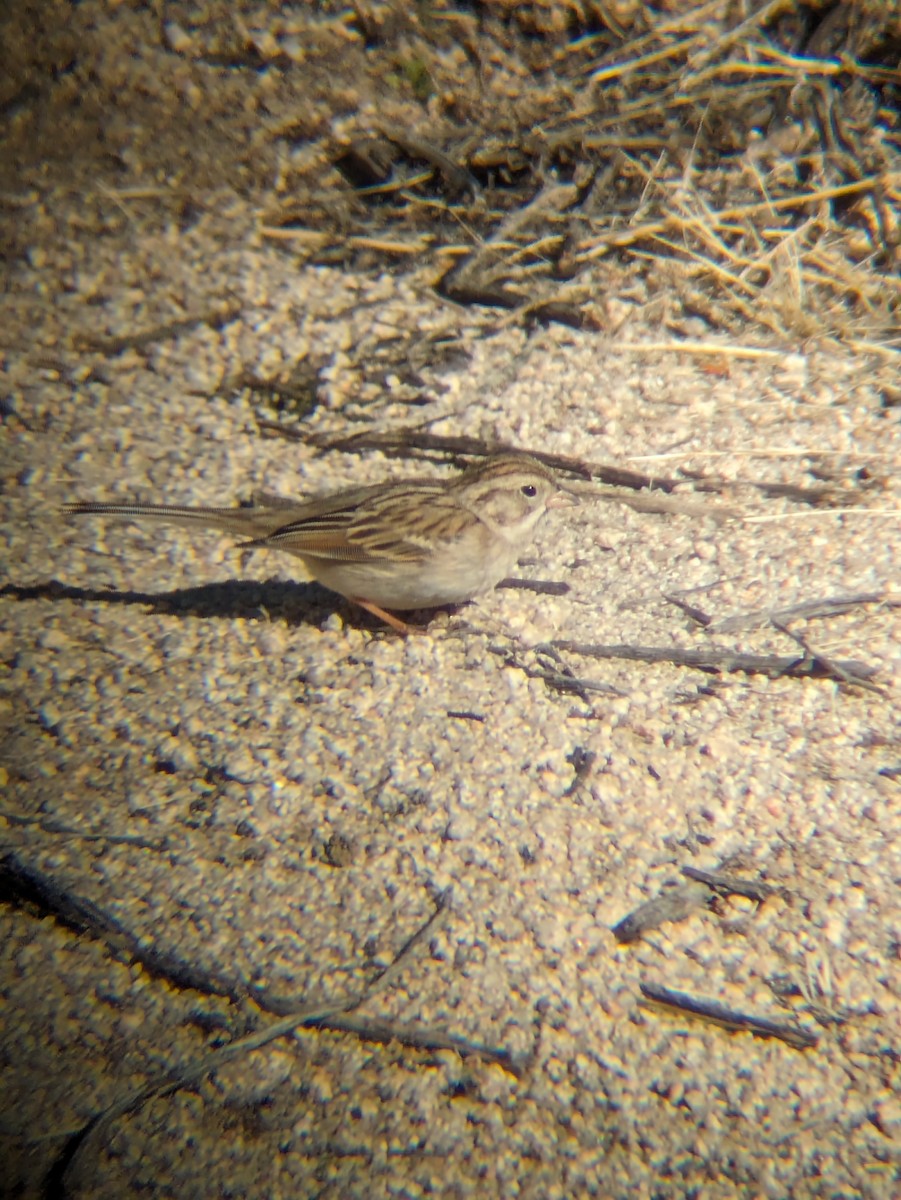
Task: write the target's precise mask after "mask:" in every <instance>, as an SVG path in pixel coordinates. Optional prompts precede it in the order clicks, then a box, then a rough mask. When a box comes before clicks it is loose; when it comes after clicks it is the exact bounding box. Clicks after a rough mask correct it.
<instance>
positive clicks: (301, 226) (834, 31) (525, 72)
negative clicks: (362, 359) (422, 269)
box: [263, 0, 901, 357]
mask: <svg viewBox="0 0 901 1200" xmlns="http://www.w3.org/2000/svg"><path fill="white" fill-rule="evenodd" d="M481 7H482V14H481V15H480V16H476V15H474V14H472V13H464V12H459V11H454V10H452V9H451V8H450V7H449V6H448V5H444V4H441V3H438V4H435V5H433V6H432V7H431V8H430V9H429V10H428V13H426V12H425V11H422V12H420V13H419V15H415V14H412V13H411V12H410V10H409V6H406V5H401V4H395V3H386V4H369V5H364V6H358V8H357V14H358V18H359V21H358V23H357V24H356V26H354V24H353V23H352V24H351V25H348V24H347V23H346V21H345V22H344V24H343V25H342V33H343V35H344V36H345V37H347V38H349V39H353V38H354V37H355V36H360V35H361V31H362V33H363V34H364V35H365V36H367V37H368V38H369V40H370V42H371V43H375V48H374V49H373V50H372V51H371V52H370V57H369V63H370V69H371V71H372V77H371V78H370V81H369V83H370V85H371V87H372V89H373V95H376V94H379V93H381V94H379V98H378V102H377V103H366V95H367V91H368V88H367V87H366V86H364V85H361V101H362V102H361V104H360V105H359V107H358V108H357V109H356V112H355V113H354V115H353V116H352V117H350V118H348V119H346V120H344V121H342V122H341V123H340V124H339V125H338V127H337V129H336V128H335V127H334V126H333V127H332V128H331V129H330V131H329V133H328V134H327V135H326V136H323V137H322V138H321V140H320V141H319V142H318V144H317V152H316V153H314V154H313V153H311V154H310V155H308V156H307V157H306V159H305V162H304V163H303V164H302V165H296V166H295V167H294V168H292V169H291V170H288V171H286V172H285V173H284V174H283V175H282V177H281V178H280V181H279V186H278V188H277V189H276V194H275V195H274V196H273V203H272V205H271V206H270V207H269V209H268V210H267V212H266V213H265V216H264V222H263V223H264V231H265V233H266V234H267V235H268V236H281V237H286V236H290V237H292V238H296V239H298V240H297V241H296V242H295V243H294V245H293V249H295V251H297V252H300V253H304V252H307V253H309V254H311V255H312V254H315V253H322V252H323V243H322V241H321V240H320V239H317V240H316V243H315V246H310V245H307V246H306V247H305V249H301V248H300V246H301V243H302V242H303V239H305V238H307V237H308V236H309V230H308V228H307V227H306V226H307V223H308V222H309V220H310V214H314V215H315V221H316V226H317V229H318V230H320V231H321V230H322V228H323V220H324V222H325V224H326V226H327V227H328V228H329V229H330V231H331V234H332V243H331V244H332V247H333V248H334V246H335V244H336V241H338V240H340V244H341V247H342V249H343V251H344V252H345V253H348V252H354V251H358V252H360V253H366V254H369V255H375V256H377V257H382V258H384V259H385V260H386V261H389V262H392V263H395V264H396V262H397V261H398V259H403V260H404V261H409V259H410V257H411V256H413V257H417V261H418V262H421V261H422V260H423V258H424V261H425V263H426V265H427V266H429V267H430V268H432V269H433V271H434V274H435V275H436V276H437V278H438V280H439V284H438V285H439V287H440V288H442V289H443V290H444V291H445V292H446V293H447V294H448V295H449V296H451V297H452V298H454V299H457V300H462V301H467V302H473V301H475V302H479V303H483V304H485V305H489V306H492V305H494V306H500V307H504V308H509V309H514V310H516V311H517V312H520V313H522V314H524V315H530V316H539V317H542V318H547V319H558V320H563V321H567V322H568V323H571V324H600V325H604V324H606V323H607V322H606V317H605V313H604V308H603V301H602V297H603V296H605V295H607V294H610V293H613V294H621V293H622V292H623V290H627V289H631V290H632V291H633V292H634V289H635V288H636V287H640V288H641V289H643V290H642V294H643V295H644V296H645V297H646V298H652V297H654V296H655V295H657V296H665V297H667V298H668V300H670V298H672V297H673V296H675V297H676V298H677V300H678V301H680V302H681V307H682V310H683V311H685V312H690V313H692V314H695V315H697V314H700V315H702V316H703V317H704V318H706V320H707V321H708V323H709V324H710V325H711V326H712V327H715V328H719V329H723V328H726V329H739V328H745V329H746V327H747V325H748V324H749V323H750V324H751V325H752V326H756V327H758V328H759V330H760V332H761V335H762V336H763V337H764V339H765V340H772V338H776V339H777V340H778V341H779V343H785V342H791V343H793V342H797V341H799V340H804V341H807V340H810V339H816V340H839V341H841V342H844V343H846V344H850V345H853V346H854V348H856V349H858V350H862V351H873V352H875V353H877V354H879V355H882V356H886V355H889V356H890V357H894V356H893V354H891V351H893V350H895V349H896V348H897V330H898V325H899V318H898V309H899V300H901V281H899V271H898V267H899V264H901V253H899V246H901V154H899V139H901V126H899V120H898V116H897V106H896V102H897V96H898V92H899V88H901V73H899V70H898V65H899V64H898V48H897V47H898V37H899V34H901V5H898V4H893V5H889V4H882V3H879V4H876V3H873V2H872V0H857V2H856V3H848V4H845V5H843V6H839V8H838V9H831V10H829V9H827V8H826V7H825V6H824V7H823V8H822V9H821V10H820V11H819V12H817V11H816V8H815V6H814V11H813V13H812V15H811V17H810V20H809V22H808V24H807V26H804V25H802V23H801V20H800V18H799V17H798V16H797V15H796V13H795V12H794V9H795V7H796V6H794V5H790V4H787V3H785V2H784V0H772V2H771V3H768V4H764V5H762V6H761V7H760V8H759V9H757V11H752V6H751V5H750V4H747V5H744V6H742V5H735V4H731V3H726V2H725V0H711V2H708V3H704V4H697V3H682V4H675V3H671V4H669V5H665V6H663V7H664V10H665V11H666V13H667V14H668V15H666V16H665V17H663V18H662V19H661V16H660V14H659V12H657V11H652V10H650V9H647V8H646V7H645V6H644V5H640V4H637V3H629V2H628V0H620V2H618V3H616V2H614V0H610V2H609V3H595V4H586V3H539V4H531V5H511V4H508V3H504V2H502V0H495V2H494V3H489V4H486V5H483V6H481ZM736 13H738V14H742V13H744V14H745V15H744V19H741V20H738V21H736V20H735V14H736ZM345 15H346V14H345ZM335 19H336V20H337V19H338V18H337V16H336V17H335ZM342 20H343V18H342ZM386 61H390V62H393V64H394V71H393V73H389V74H388V75H386V73H385V64H386ZM376 75H378V79H376V78H375V76H376ZM386 80H387V82H388V95H387V97H386V96H385V83H386ZM274 132H275V133H276V135H277V136H281V133H282V132H283V131H280V130H276V131H274ZM289 230H290V231H291V232H290V234H289V232H288V231H289Z"/></svg>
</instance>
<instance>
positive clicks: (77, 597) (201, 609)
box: [0, 579, 569, 632]
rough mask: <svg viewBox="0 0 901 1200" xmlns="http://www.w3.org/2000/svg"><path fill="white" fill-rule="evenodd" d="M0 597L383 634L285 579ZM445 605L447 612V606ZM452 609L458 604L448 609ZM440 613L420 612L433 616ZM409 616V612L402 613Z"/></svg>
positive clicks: (539, 587) (315, 589) (330, 598)
mask: <svg viewBox="0 0 901 1200" xmlns="http://www.w3.org/2000/svg"><path fill="white" fill-rule="evenodd" d="M498 587H501V588H503V587H508V588H519V589H526V590H528V591H532V592H536V593H538V594H541V593H546V594H552V595H563V594H565V593H566V592H568V591H569V587H568V585H567V584H563V583H555V582H552V581H542V580H530V579H504V580H501V582H500V583H499V584H498ZM0 597H9V598H11V599H13V600H58V601H59V600H69V601H73V602H74V603H76V604H84V603H91V602H97V601H99V602H100V603H102V604H143V605H146V606H147V607H148V608H149V609H150V610H151V612H157V613H169V614H173V615H177V616H186V617H201V618H204V619H210V618H216V619H220V620H222V619H235V618H244V619H250V618H254V619H257V620H260V619H267V620H272V619H279V620H283V621H284V622H285V623H286V624H287V625H314V626H319V625H321V623H322V621H323V620H324V619H325V618H326V617H327V616H328V615H329V613H334V612H340V613H341V616H342V619H343V620H344V622H345V624H347V625H351V626H353V627H354V628H357V629H367V630H377V631H379V632H384V631H385V628H386V627H385V626H384V625H383V624H382V622H381V621H379V620H378V618H377V617H373V616H371V615H370V614H369V613H368V612H366V611H365V610H364V609H362V608H359V607H358V606H357V605H356V604H352V603H351V602H350V601H347V600H344V599H343V598H342V597H341V596H338V595H336V594H335V593H334V592H330V591H329V590H328V589H327V588H324V587H321V586H320V585H319V584H318V583H295V582H291V581H289V580H283V579H226V580H223V581H221V582H219V583H202V584H199V585H198V586H197V587H183V588H173V589H172V590H171V591H167V592H138V591H130V590H129V591H119V590H117V589H116V588H112V587H102V588H99V587H98V588H90V587H74V586H73V585H71V584H68V583H61V582H60V581H59V580H58V579H48V580H47V581H46V582H44V583H34V584H27V585H25V584H17V583H6V584H3V585H2V586H0ZM443 607H445V610H446V608H447V607H448V606H443ZM449 607H450V608H451V611H454V610H456V609H458V608H460V607H461V606H460V605H452V606H449ZM438 611H440V609H422V610H421V614H434V613H435V612H438ZM405 615H407V614H405ZM411 615H412V616H415V615H416V614H411Z"/></svg>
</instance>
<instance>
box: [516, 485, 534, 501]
mask: <svg viewBox="0 0 901 1200" xmlns="http://www.w3.org/2000/svg"><path fill="white" fill-rule="evenodd" d="M519 490H520V491H521V492H522V494H523V495H524V496H528V497H529V499H530V500H531V498H532V497H533V496H537V495H538V488H537V487H536V486H535V484H534V483H524V484H523V485H522V487H521V488H520V489H519Z"/></svg>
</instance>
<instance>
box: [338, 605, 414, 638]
mask: <svg viewBox="0 0 901 1200" xmlns="http://www.w3.org/2000/svg"><path fill="white" fill-rule="evenodd" d="M349 599H351V600H352V601H353V603H354V604H356V605H359V607H360V608H365V609H366V611H367V612H368V613H372V615H373V616H374V617H378V619H379V620H380V621H384V622H385V624H386V625H390V626H391V628H392V629H394V630H396V632H397V633H402V634H404V635H406V634H408V633H425V629H424V628H423V627H422V626H421V625H409V624H408V623H407V622H406V621H402V620H401V619H400V617H396V616H394V614H393V613H389V612H385V610H384V609H383V608H379V606H378V605H377V604H373V603H372V601H371V600H363V599H361V598H360V597H359V596H351V597H349Z"/></svg>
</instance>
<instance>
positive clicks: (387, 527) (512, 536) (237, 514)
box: [62, 453, 579, 633]
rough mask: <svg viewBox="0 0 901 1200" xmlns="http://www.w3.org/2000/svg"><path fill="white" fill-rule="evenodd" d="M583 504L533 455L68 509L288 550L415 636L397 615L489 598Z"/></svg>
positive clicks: (324, 580)
mask: <svg viewBox="0 0 901 1200" xmlns="http://www.w3.org/2000/svg"><path fill="white" fill-rule="evenodd" d="M578 503H579V500H578V498H577V496H576V495H575V494H574V493H573V492H572V491H571V490H569V489H567V488H566V487H565V485H564V484H562V483H561V482H560V481H559V480H558V479H557V477H556V476H555V475H554V473H553V472H552V471H551V470H550V469H549V468H548V467H546V466H545V465H544V464H543V463H541V462H539V460H538V459H536V458H534V457H532V456H531V455H527V454H511V453H504V454H497V455H494V456H493V457H490V458H488V459H486V460H485V461H484V462H481V463H478V464H476V465H474V466H471V467H469V468H468V469H467V470H466V471H464V472H463V474H461V475H459V476H458V477H456V478H454V479H451V480H450V481H446V480H435V479H403V480H387V481H384V482H382V483H376V484H372V485H369V486H366V487H351V488H346V489H343V490H341V491H336V492H331V493H328V494H324V495H319V496H313V497H311V498H309V499H304V500H299V501H293V500H289V499H286V498H281V497H274V498H273V497H265V498H263V499H261V501H260V502H259V503H253V504H251V505H249V506H245V507H239V508H234V507H229V508H192V507H184V506H181V505H173V504H140V503H130V502H125V503H114V504H109V503H96V502H94V501H76V502H74V503H70V504H66V505H65V506H64V507H63V509H62V512H63V513H64V514H65V515H67V516H99V517H120V518H126V519H136V520H144V519H149V520H158V521H164V522H168V523H170V524H175V525H182V526H189V527H205V528H211V529H218V530H221V531H224V532H226V533H230V534H235V535H237V536H240V537H245V538H247V539H248V540H246V541H243V542H240V543H239V546H240V547H241V548H247V547H251V548H257V547H260V548H266V549H272V550H284V551H287V552H288V553H289V554H293V555H295V556H296V557H297V558H299V559H301V560H302V562H303V563H304V566H305V567H306V569H307V571H308V573H309V575H310V576H311V577H312V578H313V579H315V580H316V581H317V582H318V583H320V584H322V585H323V586H324V587H326V588H328V589H330V590H331V591H333V592H337V593H338V594H339V595H341V596H344V597H345V598H346V599H348V600H350V601H352V602H353V603H354V604H357V605H359V606H360V607H361V608H363V609H365V610H366V611H367V612H369V613H372V614H373V615H374V616H375V617H377V618H379V619H380V620H381V621H383V622H385V623H386V624H387V625H389V626H390V627H391V628H392V629H395V630H396V631H397V632H399V633H409V632H411V631H412V630H413V628H414V627H413V626H411V625H409V624H408V623H407V622H406V621H403V620H401V619H400V618H399V617H397V616H396V615H394V614H395V613H396V612H404V611H408V610H411V609H427V608H437V607H442V606H444V605H455V604H462V603H464V602H466V601H468V600H472V599H473V598H474V597H476V596H479V595H482V594H484V593H485V592H489V591H491V589H492V588H494V587H495V586H496V585H497V584H498V583H499V582H500V580H501V579H503V578H504V577H505V576H506V575H507V574H508V573H509V571H510V570H511V568H512V567H513V565H514V564H515V562H516V560H517V558H518V557H519V555H520V554H521V553H522V551H523V550H524V549H525V547H526V546H527V544H528V543H529V540H530V538H531V535H532V533H533V531H534V530H535V527H536V526H537V525H538V523H539V521H540V520H541V519H542V517H543V516H544V515H545V513H546V512H547V511H548V510H550V509H556V508H563V507H568V506H570V505H576V504H578ZM389 610H393V611H389Z"/></svg>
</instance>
